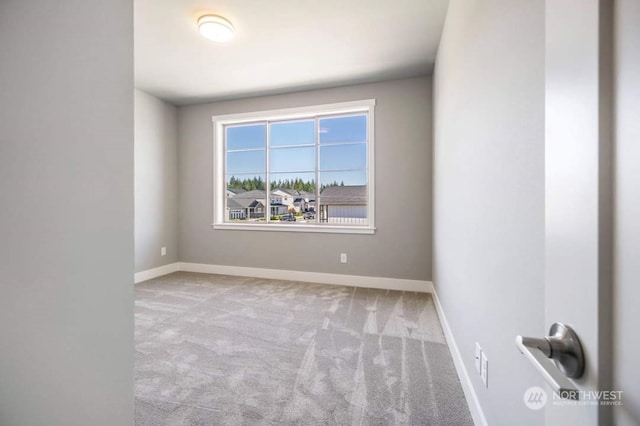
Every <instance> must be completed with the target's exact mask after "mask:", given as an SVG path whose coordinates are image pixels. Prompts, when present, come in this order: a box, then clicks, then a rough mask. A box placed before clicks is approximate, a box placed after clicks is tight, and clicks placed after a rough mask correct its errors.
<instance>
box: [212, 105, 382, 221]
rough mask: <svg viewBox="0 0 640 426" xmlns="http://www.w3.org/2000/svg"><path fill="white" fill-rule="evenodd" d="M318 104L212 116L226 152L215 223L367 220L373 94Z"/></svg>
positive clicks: (369, 214) (221, 152) (219, 148)
mask: <svg viewBox="0 0 640 426" xmlns="http://www.w3.org/2000/svg"><path fill="white" fill-rule="evenodd" d="M318 109H319V110H318V111H308V112H299V111H298V110H287V111H286V112H284V113H282V114H275V115H271V116H269V117H264V118H263V117H261V115H262V114H260V113H256V117H255V118H254V119H252V117H251V116H242V117H241V118H238V119H234V118H233V116H228V117H214V122H216V123H217V126H219V128H218V129H217V135H218V138H217V139H221V140H217V141H216V143H217V144H219V145H222V146H217V147H216V148H217V149H216V153H217V154H218V155H219V156H220V157H221V159H223V160H224V161H218V163H217V166H218V175H220V173H219V172H220V170H219V167H220V166H222V167H223V171H224V173H223V180H224V183H223V188H224V191H223V194H220V199H219V200H216V201H219V202H220V205H221V206H223V207H224V210H223V214H222V215H220V216H221V217H218V218H217V220H216V221H215V223H214V225H215V224H232V225H233V224H235V225H243V224H244V225H253V226H256V225H278V226H277V229H281V228H282V227H283V225H286V226H287V227H307V228H308V227H313V228H314V229H322V227H325V228H331V229H334V228H341V229H349V228H371V227H372V225H373V221H372V210H373V209H372V207H373V206H372V201H373V200H372V199H371V198H372V196H371V194H372V191H370V189H372V188H371V185H372V179H371V178H370V176H371V175H372V173H371V172H372V170H371V165H372V164H371V163H372V162H371V160H370V159H371V158H372V155H371V154H372V150H373V137H372V136H373V135H372V134H371V133H372V132H371V130H370V129H371V128H372V126H370V124H371V120H372V119H373V111H372V105H371V102H370V101H369V102H366V103H364V105H360V106H358V107H354V105H353V104H352V103H350V104H349V105H348V108H346V109H345V110H343V111H341V110H340V108H337V109H336V108H335V105H332V108H327V109H328V111H327V110H325V111H323V108H322V107H318ZM292 113H293V117H291V115H292ZM263 114H264V113H263ZM225 118H226V119H225ZM216 119H217V120H216Z"/></svg>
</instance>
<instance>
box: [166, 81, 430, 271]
mask: <svg viewBox="0 0 640 426" xmlns="http://www.w3.org/2000/svg"><path fill="white" fill-rule="evenodd" d="M368 98H375V99H376V101H377V104H376V109H375V132H376V134H375V144H376V146H375V149H376V160H375V172H376V227H377V231H376V233H375V235H346V234H312V233H294V232H291V233H287V232H268V231H263V232H256V231H229V230H216V231H214V230H212V229H211V223H212V221H213V216H212V208H213V207H212V205H213V201H212V193H213V185H212V180H213V166H212V122H211V116H212V115H216V114H228V113H236V112H250V111H260V110H268V109H277V108H289V107H297V106H308V105H317V104H324V103H332V102H341V101H349V100H358V99H368ZM430 117H431V78H429V77H422V78H414V79H406V80H397V81H390V82H383V83H374V84H364V85H355V86H348V87H339V88H335V89H326V90H314V91H308V92H300V93H292V94H286V95H277V96H265V97H257V98H250V99H241V100H233V101H225V102H217V103H211V104H206V105H196V106H186V107H180V108H179V109H178V123H179V124H178V134H179V137H178V140H179V148H178V150H179V151H178V152H179V155H178V157H179V165H178V170H179V194H180V195H179V197H180V198H179V199H180V202H179V253H180V260H181V261H183V262H195V263H207V264H216V265H233V266H251V267H258V268H272V269H285V270H298V271H312V272H330V273H341V274H351V275H363V276H379V277H391V278H406V279H418V280H430V279H431V264H430V259H431V132H432V130H431V120H430ZM345 252H346V253H348V255H349V263H348V264H340V261H339V256H340V253H345Z"/></svg>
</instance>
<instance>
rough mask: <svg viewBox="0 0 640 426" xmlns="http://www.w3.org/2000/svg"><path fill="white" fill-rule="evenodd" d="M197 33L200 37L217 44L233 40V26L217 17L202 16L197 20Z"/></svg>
mask: <svg viewBox="0 0 640 426" xmlns="http://www.w3.org/2000/svg"><path fill="white" fill-rule="evenodd" d="M198 31H199V32H200V35H202V37H204V38H206V39H209V40H211V41H217V42H218V43H224V42H226V41H229V40H231V39H232V38H233V25H231V22H229V21H228V20H226V19H225V18H223V17H222V16H218V15H203V16H201V17H200V19H198Z"/></svg>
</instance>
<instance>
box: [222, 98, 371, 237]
mask: <svg viewBox="0 0 640 426" xmlns="http://www.w3.org/2000/svg"><path fill="white" fill-rule="evenodd" d="M375 104H376V101H375V99H365V100H361V101H350V102H339V103H332V104H325V105H313V106H306V107H298V108H286V109H276V110H268V111H256V112H247V113H238V114H224V115H216V116H213V117H211V120H212V121H213V224H212V227H213V229H216V230H217V229H227V230H251V231H278V232H283V231H284V232H323V233H335V234H373V233H375V230H376V228H375V197H374V195H375V188H374V181H375V173H374V165H375V162H374V158H375V143H374V138H375V133H374V129H375V125H374V124H375V123H374V107H375ZM352 112H367V114H368V119H367V134H368V141H367V142H368V145H367V218H368V224H367V225H366V226H356V225H351V226H350V225H339V226H338V225H330V224H319V223H318V224H304V225H294V224H279V223H270V224H268V225H267V224H255V223H253V224H249V223H226V222H225V221H224V208H225V206H224V195H225V193H226V192H225V179H224V161H225V158H224V126H226V125H229V124H242V123H250V122H253V121H263V120H291V119H299V118H306V117H308V116H309V115H332V114H345V113H352ZM221 200H222V202H220V201H221Z"/></svg>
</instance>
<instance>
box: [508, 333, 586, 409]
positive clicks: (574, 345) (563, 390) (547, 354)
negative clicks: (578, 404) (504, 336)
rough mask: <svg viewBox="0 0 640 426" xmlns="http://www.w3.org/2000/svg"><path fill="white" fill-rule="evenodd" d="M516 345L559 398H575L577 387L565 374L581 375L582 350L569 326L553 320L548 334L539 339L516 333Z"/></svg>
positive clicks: (577, 376)
mask: <svg viewBox="0 0 640 426" xmlns="http://www.w3.org/2000/svg"><path fill="white" fill-rule="evenodd" d="M516 345H517V346H518V349H519V350H520V352H521V353H522V354H524V355H525V356H526V357H527V358H528V359H529V361H531V363H532V364H533V365H534V366H535V367H536V369H537V370H538V371H539V372H540V373H542V375H543V376H544V378H545V380H546V381H547V383H549V385H550V386H551V387H552V388H553V390H554V392H556V393H557V394H558V395H559V396H560V397H561V398H566V399H579V392H578V389H576V387H575V386H574V385H573V383H571V381H569V379H568V378H567V377H570V378H572V379H577V378H579V377H581V376H582V374H583V373H584V365H585V363H584V353H583V351H582V345H581V344H580V339H578V335H577V334H576V333H575V331H573V329H572V328H571V327H569V326H568V325H564V324H561V323H559V322H557V323H555V324H553V325H552V326H551V329H550V330H549V336H545V337H544V338H542V339H539V338H533V337H522V336H517V337H516ZM551 360H553V361H554V363H555V365H554V363H552V362H551Z"/></svg>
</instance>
